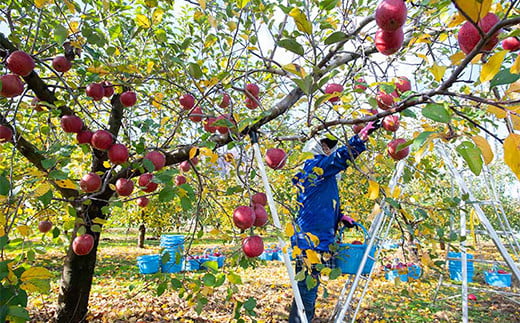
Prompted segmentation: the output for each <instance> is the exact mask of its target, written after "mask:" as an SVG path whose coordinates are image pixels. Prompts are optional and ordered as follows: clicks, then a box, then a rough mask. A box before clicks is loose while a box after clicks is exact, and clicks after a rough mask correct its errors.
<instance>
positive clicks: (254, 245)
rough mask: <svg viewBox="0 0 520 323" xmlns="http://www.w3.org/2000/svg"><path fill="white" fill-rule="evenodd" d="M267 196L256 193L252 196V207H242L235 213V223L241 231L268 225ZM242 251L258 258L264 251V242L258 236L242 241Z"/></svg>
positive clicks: (248, 255)
mask: <svg viewBox="0 0 520 323" xmlns="http://www.w3.org/2000/svg"><path fill="white" fill-rule="evenodd" d="M266 205H267V195H265V193H256V194H254V195H253V196H251V206H246V205H242V206H239V207H237V208H236V209H235V210H234V211H233V223H234V224H235V226H236V227H237V228H239V229H241V230H247V229H249V228H251V227H253V226H255V227H263V226H264V225H265V224H266V223H267V219H268V215H267V211H266V210H265V206H266ZM242 251H243V252H244V254H245V255H246V256H247V257H249V258H253V257H258V256H260V255H261V254H262V252H263V251H264V242H263V240H262V238H261V237H260V236H258V235H253V236H249V237H246V238H244V240H242Z"/></svg>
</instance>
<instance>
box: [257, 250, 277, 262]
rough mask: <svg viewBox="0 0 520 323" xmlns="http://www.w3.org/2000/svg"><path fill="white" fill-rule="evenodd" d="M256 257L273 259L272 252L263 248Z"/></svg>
mask: <svg viewBox="0 0 520 323" xmlns="http://www.w3.org/2000/svg"><path fill="white" fill-rule="evenodd" d="M258 258H260V259H261V260H273V253H272V252H270V250H264V252H262V254H261V255H260V256H259V257H258Z"/></svg>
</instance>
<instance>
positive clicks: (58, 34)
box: [54, 24, 69, 44]
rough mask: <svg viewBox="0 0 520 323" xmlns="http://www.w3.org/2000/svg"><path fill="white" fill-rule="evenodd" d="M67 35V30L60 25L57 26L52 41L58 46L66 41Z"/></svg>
mask: <svg viewBox="0 0 520 323" xmlns="http://www.w3.org/2000/svg"><path fill="white" fill-rule="evenodd" d="M68 35H69V32H68V30H67V29H66V28H65V27H63V26H62V25H60V24H58V25H57V26H56V28H54V40H55V41H56V42H57V43H58V44H62V43H64V42H65V40H66V39H67V36H68Z"/></svg>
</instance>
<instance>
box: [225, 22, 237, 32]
mask: <svg viewBox="0 0 520 323" xmlns="http://www.w3.org/2000/svg"><path fill="white" fill-rule="evenodd" d="M226 25H227V26H228V28H229V31H235V29H237V24H236V22H234V21H228V22H227V23H226Z"/></svg>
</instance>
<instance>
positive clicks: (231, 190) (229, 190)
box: [226, 185, 244, 195]
mask: <svg viewBox="0 0 520 323" xmlns="http://www.w3.org/2000/svg"><path fill="white" fill-rule="evenodd" d="M243 191H244V188H243V187H242V186H241V185H237V186H230V187H228V188H227V190H226V195H233V194H235V193H238V192H243Z"/></svg>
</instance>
